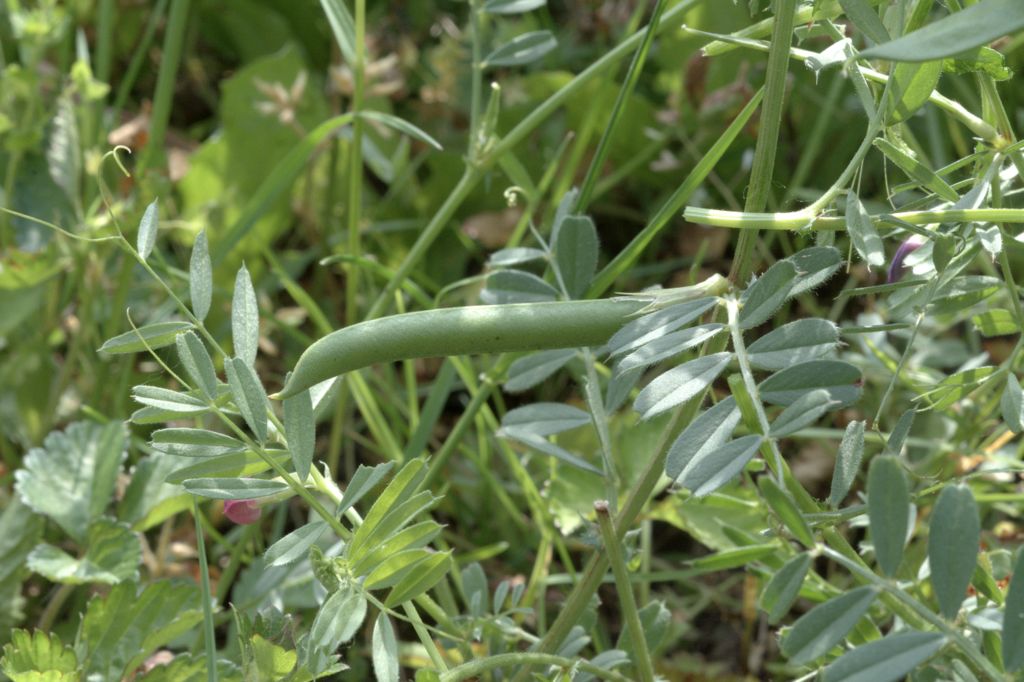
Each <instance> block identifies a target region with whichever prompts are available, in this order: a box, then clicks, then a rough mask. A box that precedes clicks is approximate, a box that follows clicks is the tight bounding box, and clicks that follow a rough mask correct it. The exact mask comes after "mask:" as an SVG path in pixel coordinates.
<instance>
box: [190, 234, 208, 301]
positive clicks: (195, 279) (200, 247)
mask: <svg viewBox="0 0 1024 682" xmlns="http://www.w3.org/2000/svg"><path fill="white" fill-rule="evenodd" d="M188 294H189V298H190V299H191V301H192V314H193V315H195V316H196V319H198V320H200V321H202V320H205V319H206V316H207V314H209V312H210V303H211V302H212V301H213V264H212V263H211V262H210V246H209V244H208V243H207V241H206V230H202V231H201V232H200V233H199V234H197V235H196V241H195V243H194V244H193V245H192V256H191V257H190V258H189V262H188Z"/></svg>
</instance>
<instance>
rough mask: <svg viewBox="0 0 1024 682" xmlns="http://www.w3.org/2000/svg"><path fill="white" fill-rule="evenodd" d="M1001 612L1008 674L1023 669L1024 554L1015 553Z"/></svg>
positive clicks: (1004, 653) (1005, 662) (1004, 658)
mask: <svg viewBox="0 0 1024 682" xmlns="http://www.w3.org/2000/svg"><path fill="white" fill-rule="evenodd" d="M1004 608H1005V610H1004V612H1003V663H1004V664H1005V665H1006V669H1007V671H1009V672H1016V671H1017V670H1020V669H1021V668H1024V552H1020V551H1018V552H1017V562H1016V564H1015V565H1014V569H1013V576H1012V577H1011V578H1010V587H1009V589H1008V590H1007V592H1006V603H1005V607H1004Z"/></svg>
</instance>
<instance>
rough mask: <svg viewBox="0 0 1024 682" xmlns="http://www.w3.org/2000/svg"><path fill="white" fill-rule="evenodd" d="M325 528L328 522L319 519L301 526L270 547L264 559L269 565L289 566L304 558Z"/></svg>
mask: <svg viewBox="0 0 1024 682" xmlns="http://www.w3.org/2000/svg"><path fill="white" fill-rule="evenodd" d="M325 530H327V524H326V523H324V522H323V521H322V520H319V519H314V520H313V521H310V522H309V523H307V524H306V525H304V526H299V527H298V528H296V529H295V530H293V531H292V532H290V533H288V534H287V535H285V536H284V537H283V538H281V539H280V540H278V541H277V542H275V543H274V544H272V545H271V546H270V547H268V548H267V551H266V554H264V555H263V559H264V561H266V562H267V566H287V565H288V564H291V563H294V562H296V561H298V560H299V559H304V558H305V557H306V553H307V552H309V548H310V547H312V546H313V545H314V544H315V543H316V541H317V540H319V539H320V536H321V535H323V534H324V531H325Z"/></svg>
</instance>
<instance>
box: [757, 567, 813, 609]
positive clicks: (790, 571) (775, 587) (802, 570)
mask: <svg viewBox="0 0 1024 682" xmlns="http://www.w3.org/2000/svg"><path fill="white" fill-rule="evenodd" d="M810 567H811V555H810V554H808V553H807V552H802V553H800V554H797V555H796V556H795V557H793V558H792V559H790V560H789V561H787V562H786V563H785V564H784V565H783V566H782V568H780V569H779V570H778V571H776V572H775V574H774V575H772V578H771V580H769V581H768V584H767V585H765V587H764V592H762V593H761V604H760V605H761V610H762V611H765V612H766V613H767V614H768V622H769V623H771V624H773V625H774V624H776V623H778V622H779V621H780V620H782V618H783V616H785V615H786V614H787V613H789V609H790V607H792V606H793V602H795V601H796V598H797V596H798V595H799V594H800V586H801V585H803V583H804V578H805V577H806V576H807V571H808V570H809V569H810Z"/></svg>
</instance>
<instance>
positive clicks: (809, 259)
mask: <svg viewBox="0 0 1024 682" xmlns="http://www.w3.org/2000/svg"><path fill="white" fill-rule="evenodd" d="M786 260H787V261H789V262H790V263H792V264H793V265H795V266H796V271H797V273H798V275H797V278H796V282H794V283H793V288H792V289H790V291H789V295H790V296H791V297H792V296H799V295H800V294H803V293H806V292H808V291H812V290H814V289H817V288H818V287H819V286H820V285H822V284H824V283H825V282H827V281H828V280H829V278H831V277H832V275H834V274H835V272H836V270H838V269H839V268H840V266H842V264H843V255H842V254H841V253H840V252H839V249H837V248H836V247H834V246H812V247H810V248H808V249H803V250H802V251H797V252H796V253H794V254H793V255H792V256H790V257H789V258H787V259H786Z"/></svg>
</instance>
